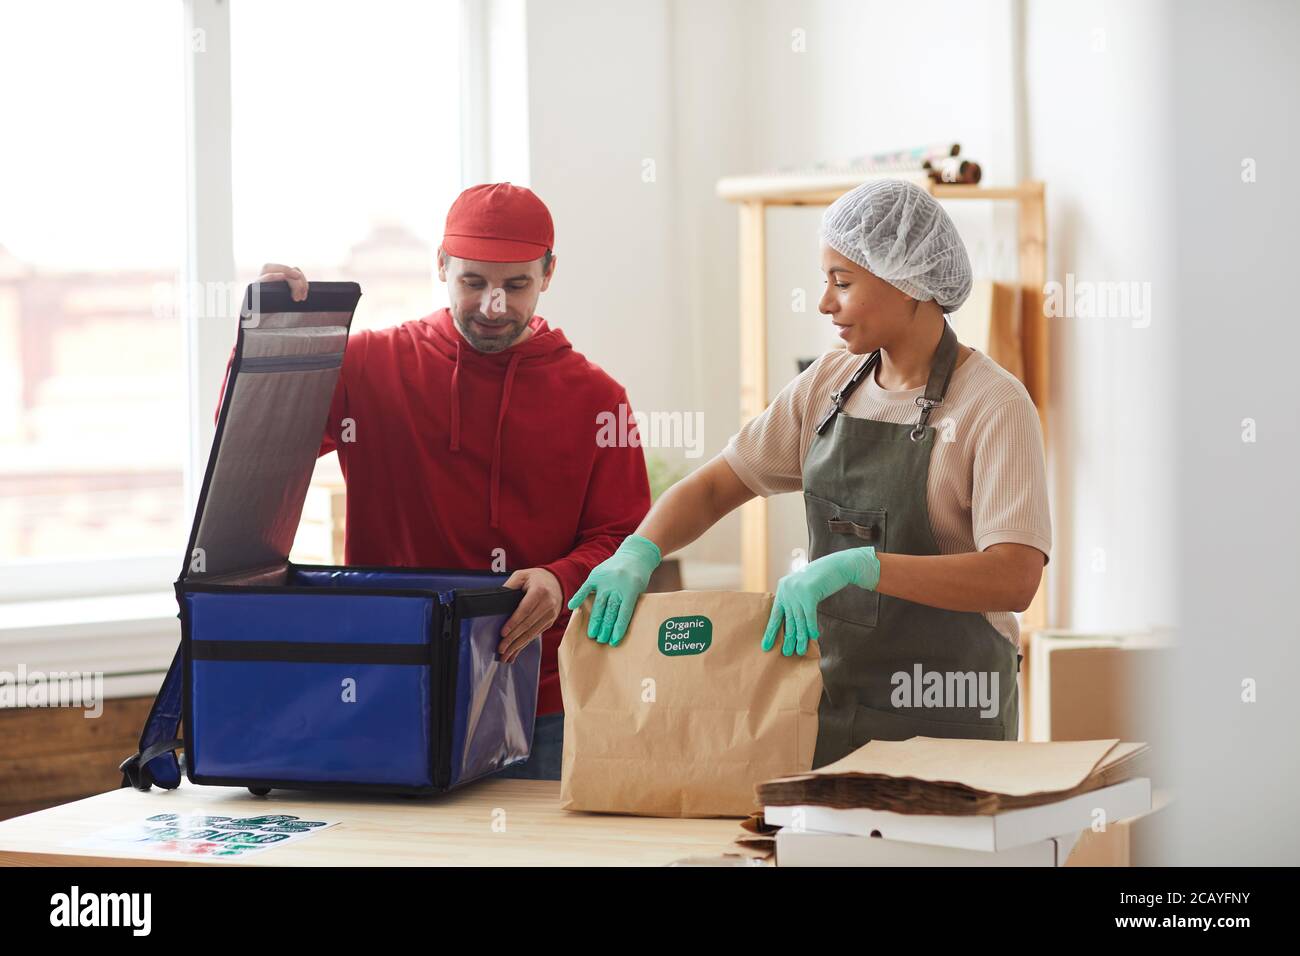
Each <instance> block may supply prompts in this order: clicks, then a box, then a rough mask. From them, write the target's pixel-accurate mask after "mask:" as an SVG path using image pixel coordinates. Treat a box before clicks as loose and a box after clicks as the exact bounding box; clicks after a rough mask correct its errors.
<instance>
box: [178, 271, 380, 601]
mask: <svg viewBox="0 0 1300 956" xmlns="http://www.w3.org/2000/svg"><path fill="white" fill-rule="evenodd" d="M360 298H361V287H360V286H359V285H357V283H355V282H312V283H310V285H309V286H308V295H307V298H306V299H305V300H304V301H302V302H295V301H293V298H292V297H291V295H290V293H289V284H288V283H287V282H262V283H256V282H255V283H253V284H252V285H250V286H249V287H248V289H247V291H246V292H245V293H244V303H243V306H242V307H241V309H240V315H239V336H238V338H237V339H236V342H235V354H234V358H233V360H232V363H231V366H230V372H229V374H228V376H227V379H226V389H225V393H224V395H223V396H222V400H221V412H220V415H219V417H218V419H217V431H216V435H215V436H214V437H213V440H212V451H211V452H209V454H208V467H207V469H206V471H205V472H204V475H203V488H202V491H201V492H200V494H199V503H198V507H197V509H196V510H195V514H194V525H193V527H192V529H191V531H190V541H189V547H188V549H187V550H186V555H185V563H184V565H183V567H182V569H181V580H182V581H196V580H203V579H205V578H212V577H215V576H218V575H226V574H231V573H233V572H241V571H252V570H255V569H263V568H271V567H275V566H284V565H285V563H286V562H287V561H288V559H289V549H290V548H291V547H293V539H294V535H295V533H296V532H297V530H298V521H299V519H300V518H301V517H302V508H303V503H304V501H305V500H306V498H307V486H308V484H309V483H310V481H311V475H312V470H313V468H314V467H315V464H316V457H317V452H318V451H319V449H320V443H321V439H322V437H323V436H324V434H325V426H326V419H327V418H328V416H329V409H330V404H331V401H332V400H333V397H334V386H335V384H336V383H337V382H338V377H339V374H340V372H341V370H342V367H343V352H344V349H345V348H346V347H347V342H348V330H349V329H350V328H351V325H352V315H353V313H354V312H355V311H356V307H357V301H358V300H359V299H360Z"/></svg>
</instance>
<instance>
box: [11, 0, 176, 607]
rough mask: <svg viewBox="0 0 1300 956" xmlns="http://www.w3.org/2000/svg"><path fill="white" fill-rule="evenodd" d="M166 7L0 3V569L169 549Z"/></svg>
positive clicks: (171, 17) (171, 315) (171, 331)
mask: <svg viewBox="0 0 1300 956" xmlns="http://www.w3.org/2000/svg"><path fill="white" fill-rule="evenodd" d="M181 16H182V7H181V4H180V3H179V2H178V0H137V2H133V3H111V4H110V3H103V2H96V0H57V2H48V3H45V2H39V3H38V2H34V0H32V2H19V3H5V4H3V5H0V90H4V91H5V92H4V125H5V134H6V135H5V146H4V149H3V152H2V153H0V210H2V212H0V576H6V575H10V576H11V579H12V577H17V576H19V575H20V574H27V573H28V572H29V571H30V570H31V569H32V567H34V566H36V565H39V564H43V563H45V562H59V561H63V560H68V559H75V560H78V561H79V562H84V561H86V560H87V559H91V560H93V559H112V561H111V562H110V561H108V560H106V561H105V567H106V569H109V568H112V567H114V566H115V567H117V568H119V569H120V567H121V565H120V563H117V564H115V563H116V562H120V561H121V559H123V558H131V557H139V556H143V555H160V554H164V553H165V554H168V555H175V556H176V558H177V562H179V558H180V555H181V553H182V552H183V550H184V542H185V534H186V528H187V524H188V519H187V516H186V515H185V514H184V502H183V472H184V461H185V456H186V452H187V446H186V417H185V412H186V409H185V401H186V398H185V389H184V374H185V373H184V369H185V362H184V359H183V336H182V329H181V325H180V319H179V317H178V316H177V315H176V313H175V311H174V310H173V309H172V308H171V307H170V301H171V300H172V296H170V295H169V294H168V292H169V290H170V289H172V288H175V287H176V283H178V282H179V278H180V272H181V268H182V264H183V259H184V250H185V244H184V216H185V162H184V156H185V152H184V133H185V123H184V112H183V91H184V55H185V51H184V50H183V37H182V28H181ZM84 583H85V585H86V587H87V588H93V587H95V586H96V583H97V582H96V581H95V580H94V579H93V577H90V579H89V580H86V581H85V582H84ZM100 583H101V584H102V582H100Z"/></svg>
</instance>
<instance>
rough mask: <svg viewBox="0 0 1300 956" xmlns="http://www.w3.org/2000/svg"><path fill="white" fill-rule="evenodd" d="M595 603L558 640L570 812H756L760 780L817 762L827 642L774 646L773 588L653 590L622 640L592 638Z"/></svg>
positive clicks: (563, 791) (564, 781)
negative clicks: (795, 650) (799, 650)
mask: <svg viewBox="0 0 1300 956" xmlns="http://www.w3.org/2000/svg"><path fill="white" fill-rule="evenodd" d="M591 605H592V601H590V600H588V601H587V602H586V603H584V604H583V606H582V607H580V608H579V609H578V610H577V611H575V612H574V613H573V616H572V617H571V618H570V619H569V626H568V629H567V630H566V631H565V632H564V639H563V640H562V641H561V643H560V655H559V663H560V689H561V692H562V693H563V695H564V757H563V762H562V765H561V771H560V774H561V776H560V806H561V807H563V808H564V809H566V810H595V811H603V812H609V813H630V814H641V815H644V816H657V817H714V816H717V817H724V816H736V817H744V816H748V815H749V814H750V813H752V812H754V811H756V810H757V809H758V807H759V804H758V801H757V798H756V797H755V793H754V787H755V785H756V784H758V783H759V782H761V781H763V780H769V779H771V778H773V777H779V776H783V775H786V774H792V773H800V772H803V771H807V770H808V769H810V768H811V767H812V758H813V750H814V748H815V746H816V743H817V705H818V703H819V701H820V698H821V692H822V680H821V670H820V668H819V666H818V656H819V655H818V648H817V642H816V641H810V642H809V644H808V653H807V654H806V655H804V656H802V657H801V656H799V655H791V656H790V657H785V656H783V655H782V654H781V645H780V641H779V640H778V643H777V646H776V647H774V648H773V649H772V650H771V651H768V652H766V653H764V652H763V650H762V648H761V646H760V645H761V642H762V639H763V630H764V628H765V627H766V626H767V618H768V614H769V613H770V612H771V610H772V595H771V594H750V593H738V592H734V591H673V592H668V593H663V594H643V595H642V596H641V598H640V600H639V602H638V603H637V608H636V613H635V614H634V615H633V616H632V621H631V623H630V624H629V625H628V631H627V634H626V635H625V636H624V638H623V640H622V641H621V642H620V643H619V645H618V646H617V647H609V646H608V645H603V644H597V643H596V642H595V641H594V640H592V639H591V638H589V637H587V621H588V616H589V614H590V613H591Z"/></svg>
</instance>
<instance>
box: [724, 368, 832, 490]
mask: <svg viewBox="0 0 1300 956" xmlns="http://www.w3.org/2000/svg"><path fill="white" fill-rule="evenodd" d="M834 354H835V353H834V352H828V353H826V354H825V355H822V356H821V357H820V358H818V359H817V361H815V362H813V364H812V365H810V366H808V368H806V369H804V370H803V372H801V373H800V374H799V375H798V376H796V377H795V378H793V379H791V380H790V382H788V383H787V384H786V386H785V388H783V389H781V391H780V393H779V394H778V395H777V396H776V398H775V399H773V400H772V404H770V405H768V406H767V408H766V409H764V410H763V412H762V414H760V415H757V416H755V417H754V418H751V419H750V420H749V421H747V422H746V423H745V424H744V425H743V426H741V429H740V431H738V432H737V433H736V434H735V435H733V436H732V438H731V441H729V442H728V443H727V447H726V448H724V449H723V450H722V456H723V458H724V459H726V462H727V464H729V465H730V466H731V468H732V470H733V471H734V472H735V473H736V476H737V477H738V478H739V479H740V480H741V481H742V482H744V483H745V486H746V487H747V488H749V490H750V491H752V492H754V494H756V495H760V496H762V497H767V496H768V495H776V494H782V493H784V492H788V491H798V490H799V489H801V488H802V487H803V448H804V441H803V435H804V431H805V423H806V421H807V417H808V415H809V406H810V403H811V400H812V398H813V396H814V395H816V394H818V391H817V390H818V388H819V383H820V382H821V381H823V380H824V378H825V374H826V370H827V366H828V364H829V363H828V362H827V361H826V360H827V356H829V355H834Z"/></svg>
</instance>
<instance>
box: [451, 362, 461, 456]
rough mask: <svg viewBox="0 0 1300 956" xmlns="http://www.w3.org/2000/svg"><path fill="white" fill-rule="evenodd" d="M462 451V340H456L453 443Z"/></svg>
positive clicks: (452, 374) (452, 403)
mask: <svg viewBox="0 0 1300 956" xmlns="http://www.w3.org/2000/svg"><path fill="white" fill-rule="evenodd" d="M450 449H451V450H452V451H460V342H459V341H457V342H456V366H455V368H453V369H452V370H451V445H450Z"/></svg>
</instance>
